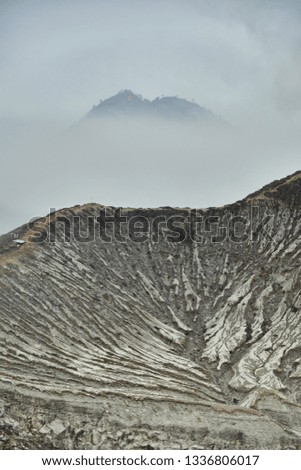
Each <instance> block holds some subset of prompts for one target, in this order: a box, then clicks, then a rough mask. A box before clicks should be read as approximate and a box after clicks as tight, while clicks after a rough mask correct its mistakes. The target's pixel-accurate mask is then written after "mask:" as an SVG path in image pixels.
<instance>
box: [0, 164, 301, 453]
mask: <svg viewBox="0 0 301 470" xmlns="http://www.w3.org/2000/svg"><path fill="white" fill-rule="evenodd" d="M105 210H106V217H111V218H110V219H106V220H107V221H108V220H110V221H109V222H108V223H107V227H106V231H105V227H104V222H103V220H104V219H103V218H101V219H99V217H100V214H102V215H103V214H104V211H105ZM300 210H301V172H297V173H295V174H294V175H292V176H289V177H287V178H284V179H283V180H280V181H276V182H274V183H272V184H270V185H267V186H266V187H264V188H262V189H261V190H260V191H258V192H257V193H254V194H252V195H250V196H249V197H247V198H245V199H244V200H242V201H239V202H237V203H236V204H232V205H228V206H224V207H221V208H208V209H200V210H198V211H192V210H190V209H173V208H169V207H166V208H158V209H124V210H123V211H122V212H120V211H118V210H116V209H114V208H109V207H107V208H105V207H104V206H100V205H97V204H87V205H84V206H75V207H73V208H70V209H63V210H61V211H58V212H56V213H55V214H51V215H50V216H48V217H46V218H45V219H41V220H40V221H38V222H36V223H35V227H31V229H30V228H28V227H27V225H24V226H23V227H20V228H19V229H16V230H15V231H14V232H15V233H17V234H18V236H17V238H18V239H20V240H23V241H25V243H24V244H21V243H19V244H18V243H16V242H14V241H13V238H14V237H13V236H12V235H11V234H7V235H5V236H2V237H0V272H1V274H0V292H1V303H0V319H1V329H0V350H1V362H0V377H1V379H0V448H2V449H44V448H47V449H48V448H51V449H52V448H53V449H151V448H155V449H168V448H176V449H181V448H186V449H188V448H189V449H191V448H199V449H201V448H214V449H218V448H221V449H224V448H232V449H252V448H254V449H256V448H258V449H260V448H268V449H280V448H292V449H299V448H301V355H300V353H301V316H300V315H301V312H300V308H301V293H300V288H301V282H300V270H301V268H300V248H301V243H300V242H301V221H300ZM121 214H122V215H121ZM102 215H101V217H103V216H102ZM121 217H126V218H127V219H126V220H127V223H125V222H124V221H123V219H121ZM130 220H131V222H129V221H130ZM120 227H121V228H120ZM157 227H158V230H157ZM78 229H80V235H81V237H82V239H81V240H80V239H79V233H77V232H79V231H78ZM139 230H140V232H139ZM142 232H143V233H142ZM39 234H40V235H39ZM74 234H75V235H74ZM141 237H142V238H141ZM143 237H144V238H143ZM15 238H16V237H15ZM110 238H112V240H110Z"/></svg>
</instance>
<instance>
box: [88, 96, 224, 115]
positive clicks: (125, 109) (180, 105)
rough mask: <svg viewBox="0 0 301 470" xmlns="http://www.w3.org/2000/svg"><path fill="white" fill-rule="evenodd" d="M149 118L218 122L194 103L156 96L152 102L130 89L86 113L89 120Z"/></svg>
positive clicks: (103, 101) (206, 110) (207, 111)
mask: <svg viewBox="0 0 301 470" xmlns="http://www.w3.org/2000/svg"><path fill="white" fill-rule="evenodd" d="M126 115H127V116H129V115H131V116H135V115H137V116H149V117H161V118H164V119H200V120H218V118H217V117H216V116H215V115H214V114H213V113H212V112H211V111H209V110H208V109H206V108H204V107H202V106H200V105H199V104H197V103H195V102H194V101H189V100H186V99H184V98H179V97H178V96H163V95H162V96H160V97H159V96H158V97H157V98H155V99H154V100H149V99H146V98H143V97H142V96H141V95H139V94H137V93H134V92H133V91H132V90H130V89H123V90H120V91H119V92H118V93H117V94H116V95H113V96H111V97H109V98H107V99H105V100H100V102H99V104H98V105H96V106H93V108H92V109H91V111H90V112H89V113H88V115H87V117H89V118H101V117H109V116H115V117H117V116H126Z"/></svg>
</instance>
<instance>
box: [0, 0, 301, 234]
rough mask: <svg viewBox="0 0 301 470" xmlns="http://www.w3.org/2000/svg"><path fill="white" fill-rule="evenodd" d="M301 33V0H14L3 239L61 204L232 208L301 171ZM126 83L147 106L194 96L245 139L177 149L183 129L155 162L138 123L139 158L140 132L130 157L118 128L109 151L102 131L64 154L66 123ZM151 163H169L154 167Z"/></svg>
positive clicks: (0, 61)
mask: <svg viewBox="0 0 301 470" xmlns="http://www.w3.org/2000/svg"><path fill="white" fill-rule="evenodd" d="M300 26H301V2H300V1H299V0H296V1H292V0H291V1H290V0H287V1H285V2H284V1H280V0H279V1H277V0H271V1H270V0H210V1H208V0H206V1H205V0H204V1H203V0H173V1H169V0H167V1H162V0H161V1H159V0H152V1H149V0H139V1H138V0H137V1H135V0H131V1H128V0H122V1H121V0H110V1H109V0H72V1H71V0H44V1H42V2H41V1H40V0H23V1H22V0H16V1H14V0H10V1H7V0H4V1H2V2H1V3H0V124H1V131H0V139H1V140H0V145H1V146H2V150H1V154H0V159H1V165H2V168H3V169H4V171H2V172H1V175H0V183H1V186H0V197H1V199H0V211H1V214H2V221H1V225H0V233H1V232H3V231H5V230H8V229H9V228H12V227H13V226H14V224H16V225H17V224H18V223H19V224H20V223H22V222H24V221H25V220H26V218H28V217H30V216H34V215H40V214H41V215H42V214H43V213H44V212H47V208H48V207H49V206H53V205H54V206H55V207H59V206H67V205H73V204H76V203H82V202H85V201H87V202H88V201H89V200H90V198H93V200H95V201H97V202H100V203H107V204H116V205H124V206H127V205H136V206H145V205H148V206H149V205H151V206H157V205H166V204H169V205H175V206H187V205H192V206H204V205H222V204H224V203H228V202H233V201H234V200H235V199H240V198H241V197H243V196H244V195H245V194H246V193H248V192H250V191H252V190H255V189H257V188H258V187H260V186H261V185H262V184H264V183H267V182H269V181H270V180H272V179H274V178H277V177H282V176H285V175H286V174H288V173H290V172H293V171H295V170H297V169H298V168H299V167H300V156H299V155H300V149H301V138H300V134H301V132H300V127H301V124H300V121H301V111H300V109H301V87H300V83H301V59H300V50H301V49H300V46H301V27H300ZM121 88H130V89H132V90H133V91H135V92H137V93H140V94H142V95H143V96H145V97H147V98H155V97H156V96H159V95H161V94H164V95H178V96H180V97H185V98H187V99H191V98H194V99H195V100H196V101H197V102H198V103H199V104H200V105H202V106H205V107H206V108H208V109H210V110H212V111H213V112H214V113H216V114H218V115H221V116H222V117H223V118H224V119H225V120H227V121H228V122H230V123H231V124H232V125H233V126H234V128H235V129H236V130H237V132H238V133H239V136H236V137H235V138H233V137H231V138H226V137H222V138H220V139H219V138H218V137H217V136H215V137H212V139H211V140H208V139H206V137H205V136H203V139H202V142H200V141H199V140H198V139H197V138H196V136H195V135H194V136H191V134H190V133H189V132H186V131H185V132H184V131H183V133H181V132H180V135H182V137H183V140H182V141H181V142H180V143H179V142H178V145H177V146H176V147H170V145H169V142H170V138H166V136H170V137H171V136H172V135H174V132H173V130H172V129H169V130H168V131H166V132H167V133H166V135H162V134H160V131H159V130H158V129H156V130H155V131H154V135H155V136H156V138H158V139H160V140H159V141H158V142H157V144H156V145H157V147H156V149H155V150H154V151H156V155H157V156H156V157H154V156H152V155H151V154H150V152H149V151H145V148H146V147H145V145H146V141H147V139H149V135H145V130H144V128H143V126H142V125H140V124H139V126H140V127H139V126H138V128H139V132H140V137H139V139H138V140H139V144H138V143H137V142H136V144H135V145H136V146H135V145H134V147H131V151H132V152H133V156H132V157H131V158H130V157H129V155H128V153H127V152H128V150H127V144H128V143H129V139H130V136H131V135H132V134H131V131H129V132H127V133H126V135H127V137H126V138H127V139H128V141H127V142H123V145H121V144H120V148H115V150H114V146H113V147H112V145H111V143H110V142H112V141H114V140H115V136H116V132H120V133H121V134H122V131H121V126H120V123H119V124H118V126H119V127H118V129H117V128H115V129H114V130H111V132H112V139H111V141H110V139H105V138H103V140H102V142H101V143H99V147H97V142H99V140H98V139H96V141H95V139H94V138H93V137H92V136H91V141H90V144H89V143H88V142H86V141H85V142H84V145H80V144H79V143H78V145H76V146H74V145H73V144H72V143H71V142H68V144H66V143H64V144H62V142H61V141H60V142H59V143H57V146H56V144H55V142H57V140H58V138H57V137H55V136H56V135H57V134H56V131H57V129H59V128H60V126H62V127H66V126H69V125H70V124H72V123H73V122H75V121H77V120H78V119H80V118H81V117H82V116H83V115H84V114H85V113H86V112H87V111H88V110H89V109H90V108H91V107H92V105H93V104H96V103H97V102H98V100H99V99H100V98H106V97H109V96H110V95H112V94H115V93H116V92H117V91H118V90H119V89H121ZM37 123H38V124H37ZM141 126H142V127H141ZM122 128H123V129H124V124H123V125H122ZM108 135H110V132H109V131H108ZM143 136H144V138H143ZM94 137H95V136H94ZM85 139H86V136H85ZM143 139H144V140H143ZM94 141H95V143H94ZM161 143H162V146H160V145H161ZM64 145H67V149H68V151H70V152H73V153H72V155H66V148H65V147H64ZM62 146H63V147H64V149H65V150H64V152H65V153H64V154H63V155H62V153H60V152H62ZM95 146H96V147H97V148H96V149H95ZM58 147H59V149H60V150H59V149H58ZM79 148H82V152H83V153H84V154H85V155H82V154H80V153H79V151H78V149H79ZM148 148H149V145H148ZM93 149H94V150H93ZM179 149H182V154H183V158H182V160H181V153H180V152H179ZM189 149H190V150H189ZM50 150H51V151H50ZM184 153H185V155H184ZM152 158H153V161H156V159H157V158H158V161H157V167H153V168H152V169H151V168H150V166H151V165H150V159H152ZM109 160H110V161H109ZM62 161H63V162H64V165H66V166H64V167H62V166H61V163H62ZM67 162H69V163H68V164H67ZM85 165H86V167H85ZM63 168H64V171H65V172H66V174H63ZM112 168H113V169H112ZM145 168H147V169H148V171H149V172H150V173H149V174H150V175H151V177H152V181H150V178H148V176H147V175H146V174H145ZM46 170H47V172H46ZM89 170H90V172H89ZM110 171H113V172H114V173H113V175H112V173H110ZM67 173H68V174H69V176H68V177H67ZM104 174H105V176H104ZM125 174H127V176H126V178H125V176H124V175H125ZM83 176H84V178H85V181H83V180H82V177H83ZM41 181H43V184H42V187H43V191H41V190H42V187H41ZM137 182H140V183H137ZM134 183H135V184H138V189H136V190H135V189H134V188H135V184H134ZM100 186H101V189H100ZM139 188H140V189H139Z"/></svg>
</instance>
